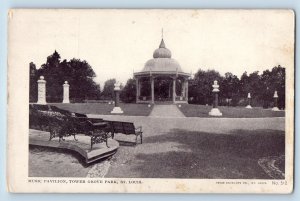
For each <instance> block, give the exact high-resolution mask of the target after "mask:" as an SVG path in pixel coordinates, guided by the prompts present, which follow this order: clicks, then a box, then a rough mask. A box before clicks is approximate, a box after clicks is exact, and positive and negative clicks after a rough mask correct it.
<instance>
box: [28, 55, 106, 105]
mask: <svg viewBox="0 0 300 201" xmlns="http://www.w3.org/2000/svg"><path fill="white" fill-rule="evenodd" d="M29 66H30V101H31V102H36V101H37V80H38V79H39V77H40V76H44V77H45V80H46V82H47V83H46V100H47V101H48V102H61V101H62V99H63V87H62V85H63V83H64V82H65V81H68V83H69V84H70V100H71V101H73V102H82V101H83V100H85V99H97V98H99V97H100V85H99V84H96V83H95V82H94V80H93V79H94V78H95V77H96V74H95V72H94V71H93V69H92V67H91V66H90V65H89V64H88V63H87V62H86V61H85V60H83V61H81V60H80V59H75V58H73V59H71V60H70V61H67V60H63V61H61V57H60V55H59V53H58V52H57V51H54V53H53V54H52V55H50V56H48V57H47V60H46V63H44V64H42V65H41V67H40V68H39V69H37V68H36V66H35V64H34V63H33V62H31V63H30V65H29Z"/></svg>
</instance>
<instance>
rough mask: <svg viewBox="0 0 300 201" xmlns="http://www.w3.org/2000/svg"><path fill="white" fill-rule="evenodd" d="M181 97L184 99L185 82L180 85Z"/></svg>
mask: <svg viewBox="0 0 300 201" xmlns="http://www.w3.org/2000/svg"><path fill="white" fill-rule="evenodd" d="M181 96H182V98H183V99H184V98H185V80H183V82H182V85H181Z"/></svg>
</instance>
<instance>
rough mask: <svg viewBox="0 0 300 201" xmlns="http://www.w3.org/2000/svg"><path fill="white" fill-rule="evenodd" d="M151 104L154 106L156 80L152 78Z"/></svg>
mask: <svg viewBox="0 0 300 201" xmlns="http://www.w3.org/2000/svg"><path fill="white" fill-rule="evenodd" d="M150 80H151V103H152V104H154V78H153V77H151V78H150Z"/></svg>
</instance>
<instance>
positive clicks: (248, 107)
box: [246, 93, 252, 109]
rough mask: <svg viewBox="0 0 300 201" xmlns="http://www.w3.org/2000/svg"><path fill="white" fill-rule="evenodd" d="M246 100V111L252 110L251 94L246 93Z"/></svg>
mask: <svg viewBox="0 0 300 201" xmlns="http://www.w3.org/2000/svg"><path fill="white" fill-rule="evenodd" d="M247 98H248V105H247V106H246V108H247V109H252V107H251V94H250V93H248V96H247Z"/></svg>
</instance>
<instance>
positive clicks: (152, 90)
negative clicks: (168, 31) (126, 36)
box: [133, 38, 190, 104]
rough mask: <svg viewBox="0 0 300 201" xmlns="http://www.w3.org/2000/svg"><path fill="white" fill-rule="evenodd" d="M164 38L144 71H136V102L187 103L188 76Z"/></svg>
mask: <svg viewBox="0 0 300 201" xmlns="http://www.w3.org/2000/svg"><path fill="white" fill-rule="evenodd" d="M171 57H172V54H171V51H170V50H169V49H167V48H166V45H165V42H164V39H163V38H162V40H161V43H160V45H159V48H158V49H156V50H155V51H154V53H153V59H150V60H148V61H147V62H146V63H145V66H144V68H143V70H142V71H140V72H136V73H134V74H133V75H134V78H135V80H136V103H152V104H155V103H160V102H162V103H171V104H175V103H187V101H188V78H189V77H190V74H188V73H185V72H183V71H182V69H181V67H180V65H179V63H178V62H177V61H176V60H175V59H173V58H171Z"/></svg>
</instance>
